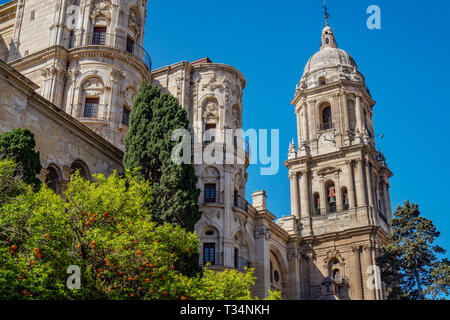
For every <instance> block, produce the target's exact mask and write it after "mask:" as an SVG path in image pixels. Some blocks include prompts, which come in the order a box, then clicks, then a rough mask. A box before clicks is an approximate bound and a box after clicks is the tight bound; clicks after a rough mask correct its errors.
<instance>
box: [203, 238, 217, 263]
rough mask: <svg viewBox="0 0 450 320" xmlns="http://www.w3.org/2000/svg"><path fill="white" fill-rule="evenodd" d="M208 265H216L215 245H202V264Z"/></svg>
mask: <svg viewBox="0 0 450 320" xmlns="http://www.w3.org/2000/svg"><path fill="white" fill-rule="evenodd" d="M207 263H210V264H211V265H212V266H214V265H215V264H216V244H215V243H205V244H203V264H204V265H206V264H207Z"/></svg>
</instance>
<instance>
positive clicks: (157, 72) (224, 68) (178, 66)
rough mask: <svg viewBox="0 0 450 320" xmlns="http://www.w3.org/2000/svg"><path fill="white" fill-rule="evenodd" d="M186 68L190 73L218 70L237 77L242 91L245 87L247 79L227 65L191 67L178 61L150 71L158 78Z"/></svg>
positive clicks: (198, 65) (206, 64)
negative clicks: (189, 68) (188, 68)
mask: <svg viewBox="0 0 450 320" xmlns="http://www.w3.org/2000/svg"><path fill="white" fill-rule="evenodd" d="M187 66H190V67H191V70H192V71H197V72H202V71H208V70H220V71H226V72H230V73H232V74H233V75H235V76H236V77H238V78H239V79H240V80H241V86H242V89H244V88H245V87H246V85H247V79H245V77H244V75H243V74H242V73H241V72H240V71H239V70H238V69H236V68H235V67H233V66H230V65H228V64H222V63H201V64H196V65H192V64H191V63H190V62H188V61H180V62H177V63H174V64H171V65H168V66H164V67H160V68H158V69H155V70H152V76H153V77H155V76H158V75H160V74H164V73H167V72H174V71H177V70H180V69H183V68H185V67H187Z"/></svg>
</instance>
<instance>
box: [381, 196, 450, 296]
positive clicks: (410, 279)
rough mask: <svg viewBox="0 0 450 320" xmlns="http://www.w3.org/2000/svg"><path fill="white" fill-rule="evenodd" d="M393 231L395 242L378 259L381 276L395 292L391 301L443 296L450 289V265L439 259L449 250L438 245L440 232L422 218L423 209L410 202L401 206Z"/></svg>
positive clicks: (386, 247) (392, 292)
mask: <svg viewBox="0 0 450 320" xmlns="http://www.w3.org/2000/svg"><path fill="white" fill-rule="evenodd" d="M392 228H393V233H392V236H391V242H390V243H389V244H388V245H386V246H384V248H383V251H384V254H383V255H381V256H380V257H379V258H378V259H377V263H378V265H380V267H381V277H382V279H383V281H384V282H385V283H387V284H388V285H389V286H390V287H391V289H392V291H391V292H390V295H389V298H390V299H411V300H423V299H426V297H427V293H432V294H433V295H434V296H435V297H436V296H439V295H440V293H442V292H443V287H445V285H446V286H447V288H446V289H445V290H448V284H449V283H448V276H449V274H448V272H449V268H448V264H445V263H441V262H439V261H438V258H437V255H438V254H442V253H445V250H444V249H443V248H441V247H439V246H437V245H434V242H435V240H436V238H438V237H439V235H440V233H439V231H437V230H436V227H435V226H434V225H433V222H432V221H431V220H429V219H426V218H424V217H421V216H420V211H419V206H418V205H415V204H412V203H409V201H407V202H405V204H404V206H403V207H400V206H399V207H398V208H397V210H396V212H395V218H394V219H393V220H392ZM442 279H444V280H443V281H442ZM445 282H446V284H445Z"/></svg>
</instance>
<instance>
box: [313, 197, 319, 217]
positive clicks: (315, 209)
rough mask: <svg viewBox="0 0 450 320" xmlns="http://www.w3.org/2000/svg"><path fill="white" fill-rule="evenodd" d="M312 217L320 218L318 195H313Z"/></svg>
mask: <svg viewBox="0 0 450 320" xmlns="http://www.w3.org/2000/svg"><path fill="white" fill-rule="evenodd" d="M314 215H315V216H320V195H319V194H318V193H315V194H314Z"/></svg>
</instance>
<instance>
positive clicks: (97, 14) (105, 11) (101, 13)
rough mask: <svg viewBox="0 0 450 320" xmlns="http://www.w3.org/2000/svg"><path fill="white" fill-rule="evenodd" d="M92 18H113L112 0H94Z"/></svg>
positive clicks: (108, 19)
mask: <svg viewBox="0 0 450 320" xmlns="http://www.w3.org/2000/svg"><path fill="white" fill-rule="evenodd" d="M91 12H92V13H91V19H92V20H96V19H102V18H104V19H105V20H107V21H110V20H111V2H110V1H107V0H97V1H94V2H92V11H91Z"/></svg>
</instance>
